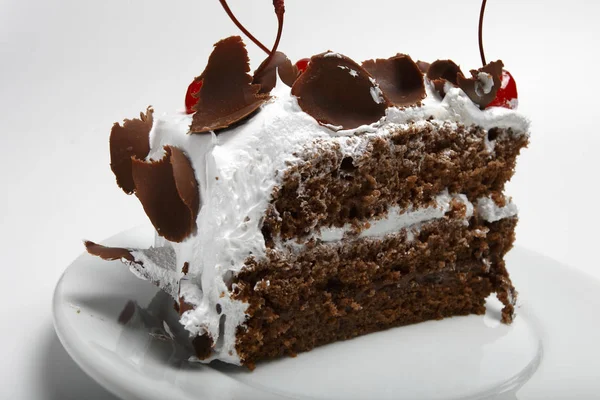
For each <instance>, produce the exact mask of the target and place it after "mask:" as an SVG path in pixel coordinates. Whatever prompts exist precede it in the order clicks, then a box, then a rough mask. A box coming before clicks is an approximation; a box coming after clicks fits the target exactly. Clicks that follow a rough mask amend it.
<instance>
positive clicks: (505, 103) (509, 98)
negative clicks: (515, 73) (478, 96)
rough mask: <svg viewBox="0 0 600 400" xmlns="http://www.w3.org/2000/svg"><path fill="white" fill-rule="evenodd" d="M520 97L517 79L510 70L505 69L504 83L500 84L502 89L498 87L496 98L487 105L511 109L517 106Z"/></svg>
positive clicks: (503, 74)
mask: <svg viewBox="0 0 600 400" xmlns="http://www.w3.org/2000/svg"><path fill="white" fill-rule="evenodd" d="M518 98H519V96H518V94H517V83H516V82H515V79H514V78H513V77H512V75H511V74H510V72H508V71H507V70H504V69H503V70H502V85H501V86H500V89H498V93H497V94H496V98H495V99H494V100H492V102H491V103H490V104H488V105H487V107H504V108H510V109H513V108H517V104H518ZM487 107H486V108H487Z"/></svg>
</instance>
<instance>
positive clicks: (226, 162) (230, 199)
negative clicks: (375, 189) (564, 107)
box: [148, 83, 529, 364]
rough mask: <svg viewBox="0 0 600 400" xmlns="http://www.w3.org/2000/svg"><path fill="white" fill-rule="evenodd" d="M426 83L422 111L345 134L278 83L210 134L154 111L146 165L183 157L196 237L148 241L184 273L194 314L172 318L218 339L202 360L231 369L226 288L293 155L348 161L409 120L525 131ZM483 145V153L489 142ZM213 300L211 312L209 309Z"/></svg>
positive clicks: (411, 219) (184, 290) (260, 246)
mask: <svg viewBox="0 0 600 400" xmlns="http://www.w3.org/2000/svg"><path fill="white" fill-rule="evenodd" d="M427 87H428V96H427V98H426V99H425V101H424V102H423V106H422V107H409V108H406V109H397V108H389V109H388V110H387V112H386V117H385V118H382V120H381V121H379V122H377V123H374V124H372V125H368V126H362V127H360V128H357V129H354V130H350V131H337V132H334V131H332V130H330V129H328V128H326V127H323V126H321V125H319V124H318V123H317V122H316V121H315V120H314V119H313V118H312V117H311V116H310V115H308V114H306V113H304V112H303V111H302V110H301V109H300V107H299V106H298V103H297V99H296V98H295V97H293V96H292V95H291V94H290V89H289V88H288V87H287V86H285V85H282V84H280V83H278V86H277V88H276V89H275V90H274V93H273V95H274V98H273V100H271V101H270V102H268V103H267V104H265V105H264V106H263V107H262V108H261V110H260V112H259V113H258V114H257V115H255V116H254V117H253V118H251V119H249V120H248V121H246V122H244V123H243V124H241V125H240V126H238V127H236V128H233V129H230V130H228V131H226V132H223V133H220V134H219V135H218V136H217V135H215V134H189V125H190V123H191V118H192V117H191V116H190V115H185V114H175V115H162V116H158V115H155V120H154V126H153V128H152V131H151V133H150V144H151V151H150V154H149V156H148V159H152V160H156V159H160V158H162V156H163V151H164V150H163V146H164V145H172V146H177V147H179V148H181V149H183V150H184V151H185V153H186V154H187V155H188V157H189V158H190V160H191V161H192V164H193V167H194V170H195V174H196V179H197V180H198V182H199V190H200V201H201V209H200V212H199V214H198V217H197V221H196V223H197V226H198V230H197V232H198V233H197V234H196V235H195V236H192V237H189V238H187V239H186V240H185V241H184V242H182V243H168V242H167V241H165V240H164V239H162V238H161V239H160V240H158V241H157V243H156V245H157V246H159V245H160V246H164V245H169V246H171V247H172V248H173V250H174V252H175V255H176V265H177V269H178V270H180V269H181V267H182V266H183V264H184V263H185V262H188V263H189V273H188V275H187V276H186V278H185V281H184V282H183V283H182V284H181V286H180V288H179V292H180V295H181V296H182V297H183V298H184V299H185V300H186V301H187V302H189V303H191V304H193V305H195V306H196V308H195V309H194V310H191V311H188V312H186V313H184V314H183V315H182V317H181V322H182V324H184V325H185V328H186V329H187V330H188V331H189V332H190V334H191V335H197V334H204V333H209V334H210V336H211V337H212V338H213V340H214V342H215V343H218V345H217V347H216V348H215V349H214V352H213V356H212V357H211V358H210V359H208V360H206V361H207V362H208V361H211V360H213V359H219V360H222V361H225V362H229V363H234V364H239V363H240V360H239V357H238V355H237V353H236V350H235V333H236V329H237V327H238V326H240V325H242V324H243V323H244V321H245V319H246V309H247V304H246V303H243V302H240V301H237V300H234V299H232V298H231V297H230V294H229V293H230V291H229V289H228V287H227V284H228V283H230V282H231V279H232V276H233V274H235V273H236V272H238V271H239V270H240V269H241V268H243V266H244V261H245V260H246V258H247V257H248V256H249V255H250V254H252V255H253V256H254V257H255V258H257V259H259V260H260V259H261V258H263V257H264V256H265V250H266V248H265V241H264V237H263V235H262V232H261V227H262V226H261V224H262V218H263V216H264V214H265V211H266V209H267V206H268V204H269V202H270V201H271V193H272V190H273V188H274V187H276V186H277V185H279V184H280V183H281V179H282V178H283V176H284V172H285V170H286V169H287V168H289V167H290V166H292V165H294V164H296V163H298V162H300V161H301V159H300V158H299V157H298V154H301V153H304V154H306V153H307V152H308V153H309V154H311V153H312V154H314V155H318V154H320V152H321V151H322V150H323V149H327V148H331V147H336V148H339V150H340V152H341V153H342V155H343V156H344V157H345V156H350V157H357V158H358V157H360V155H361V154H363V153H364V152H365V151H366V150H367V149H368V143H369V140H370V139H372V138H374V137H383V138H385V137H387V136H389V135H390V134H391V133H392V132H395V131H398V130H402V129H408V128H409V127H410V124H411V123H416V124H418V125H427V124H434V125H439V126H441V125H443V124H465V125H471V124H476V125H479V126H481V127H482V128H483V129H490V128H492V127H498V128H511V129H512V132H513V134H514V135H526V134H527V131H528V128H529V121H528V120H527V119H526V118H525V117H524V116H522V115H521V114H519V113H518V112H516V111H514V110H508V109H504V108H490V109H488V110H483V111H482V110H480V109H479V108H478V107H477V106H476V105H475V104H473V103H472V102H471V100H470V99H469V98H468V97H467V96H466V94H465V93H464V92H463V91H462V90H460V89H458V88H452V89H451V90H449V91H448V93H447V95H446V97H445V98H444V99H443V100H442V101H440V99H439V98H438V97H437V96H436V95H435V94H433V93H432V92H431V88H430V87H429V84H428V83H427ZM374 101H375V99H374ZM477 140H480V139H477ZM486 145H487V144H486ZM487 148H488V149H489V150H490V152H491V151H493V146H489V145H488V146H487ZM440 204H444V203H443V201H440ZM486 204H487V203H485V204H484V207H485V205H486ZM487 205H489V204H487ZM492 208H493V206H492ZM443 210H444V207H443V206H441V208H435V209H427V210H413V211H410V212H408V213H407V212H404V213H401V212H400V210H391V213H390V217H389V218H388V220H387V221H384V220H381V221H379V222H377V221H373V227H372V228H371V230H370V231H369V233H368V234H371V233H373V234H375V233H376V232H380V233H381V232H387V231H391V230H392V229H398V228H397V226H408V225H406V224H415V223H420V222H424V221H427V220H430V219H431V218H436V217H439V216H440V215H443ZM394 213H395V214H397V215H395V214H394ZM489 215H495V216H501V215H502V213H501V212H498V213H496V214H494V213H493V210H492V211H490V214H489ZM506 215H508V214H506ZM398 224H399V225H398ZM342 229H343V228H342ZM322 234H323V232H322ZM325 235H326V236H327V235H329V237H330V238H331V239H330V240H335V238H336V237H340V232H337V231H331V232H327V231H325ZM342 236H343V234H342ZM174 273H177V274H178V273H179V272H177V271H175V272H174ZM217 304H219V305H220V309H221V310H222V311H221V313H218V312H217V307H216V306H217ZM222 316H224V319H223V320H222ZM220 325H222V328H221V329H220Z"/></svg>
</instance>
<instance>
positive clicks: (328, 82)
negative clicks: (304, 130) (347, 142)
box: [292, 52, 390, 129]
mask: <svg viewBox="0 0 600 400" xmlns="http://www.w3.org/2000/svg"><path fill="white" fill-rule="evenodd" d="M292 94H293V95H294V96H296V97H298V104H299V105H300V108H302V110H303V111H304V112H306V113H307V114H309V115H310V116H312V117H313V118H314V119H316V120H317V121H318V122H319V123H320V124H321V125H325V126H328V127H335V128H339V129H354V128H358V127H359V126H361V125H369V124H372V123H374V122H377V121H379V120H380V119H381V118H382V117H383V116H384V115H385V110H386V108H387V107H388V106H389V105H390V101H389V100H388V98H387V97H386V96H385V94H384V93H383V92H382V91H381V89H380V88H379V86H378V85H377V83H376V82H375V79H373V77H371V75H370V74H369V73H368V72H367V71H366V70H365V69H364V68H363V67H361V66H360V65H358V64H357V63H356V62H354V61H352V60H351V59H350V58H348V57H346V56H343V55H341V54H338V53H332V52H326V53H322V54H317V55H315V56H313V57H312V58H311V59H310V63H309V64H308V67H307V68H306V71H304V72H303V73H302V74H300V76H299V77H298V79H297V80H296V83H294V86H293V87H292Z"/></svg>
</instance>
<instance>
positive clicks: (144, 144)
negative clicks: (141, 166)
mask: <svg viewBox="0 0 600 400" xmlns="http://www.w3.org/2000/svg"><path fill="white" fill-rule="evenodd" d="M153 112H154V111H153V110H152V108H151V107H148V108H147V109H146V113H145V114H144V113H140V118H139V119H137V118H135V119H126V120H125V121H124V123H123V126H121V125H119V123H116V122H115V124H114V125H113V127H112V130H111V131H110V169H111V170H112V171H113V173H114V174H115V177H116V178H117V185H119V187H120V188H121V189H123V191H124V192H125V193H127V194H131V193H133V191H134V190H135V184H134V182H133V177H132V176H131V157H132V156H133V157H136V158H139V159H143V158H145V157H146V156H147V155H148V153H149V152H150V139H149V135H150V129H152V114H153Z"/></svg>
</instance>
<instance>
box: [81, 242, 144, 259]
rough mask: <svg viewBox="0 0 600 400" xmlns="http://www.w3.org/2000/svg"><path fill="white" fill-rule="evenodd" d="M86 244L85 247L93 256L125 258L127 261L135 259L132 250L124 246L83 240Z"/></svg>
mask: <svg viewBox="0 0 600 400" xmlns="http://www.w3.org/2000/svg"><path fill="white" fill-rule="evenodd" d="M83 244H84V245H85V249H86V250H87V252H88V253H90V254H91V255H93V256H96V257H100V258H101V259H103V260H106V261H114V260H122V259H125V260H127V261H135V259H134V258H133V256H132V255H131V252H130V251H129V250H128V249H124V248H122V247H107V246H102V245H101V244H97V243H94V242H91V241H89V240H86V241H84V242H83Z"/></svg>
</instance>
